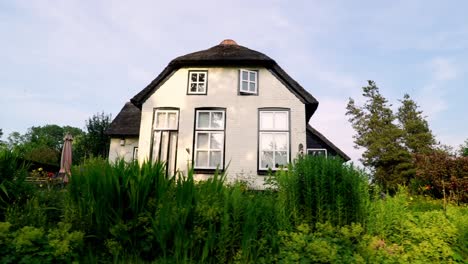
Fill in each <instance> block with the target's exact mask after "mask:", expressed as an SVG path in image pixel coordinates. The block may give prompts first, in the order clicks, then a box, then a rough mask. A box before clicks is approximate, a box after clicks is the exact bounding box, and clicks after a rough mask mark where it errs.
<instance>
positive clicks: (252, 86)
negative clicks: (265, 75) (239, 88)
mask: <svg viewBox="0 0 468 264" xmlns="http://www.w3.org/2000/svg"><path fill="white" fill-rule="evenodd" d="M249 85H250V87H249V91H250V92H253V93H254V92H255V83H253V82H251V83H249Z"/></svg>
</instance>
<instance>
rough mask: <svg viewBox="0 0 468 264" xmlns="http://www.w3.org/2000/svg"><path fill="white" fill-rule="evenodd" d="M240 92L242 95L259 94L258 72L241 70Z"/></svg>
mask: <svg viewBox="0 0 468 264" xmlns="http://www.w3.org/2000/svg"><path fill="white" fill-rule="evenodd" d="M239 73H240V78H239V91H240V93H241V94H257V92H258V72H257V71H249V70H240V72H239Z"/></svg>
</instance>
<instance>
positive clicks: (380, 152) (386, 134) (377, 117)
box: [346, 81, 415, 191]
mask: <svg viewBox="0 0 468 264" xmlns="http://www.w3.org/2000/svg"><path fill="white" fill-rule="evenodd" d="M362 89H363V96H364V97H365V98H366V102H365V103H364V105H363V106H357V105H356V102H355V101H354V100H353V99H352V98H350V99H349V102H348V105H347V107H346V109H347V112H346V115H348V116H350V118H349V121H350V122H351V125H352V126H353V128H354V129H355V131H356V133H357V134H356V135H354V136H353V137H354V143H355V147H356V148H364V149H365V150H364V153H363V155H362V158H361V162H362V163H363V164H364V166H367V167H368V168H370V170H371V171H372V172H373V175H374V178H373V180H374V182H375V183H377V184H379V185H381V186H382V187H383V188H384V189H385V190H389V191H394V190H396V188H397V187H398V184H406V183H408V181H409V179H410V178H412V177H413V175H414V173H415V170H414V168H413V166H412V163H411V155H410V153H409V152H408V150H407V149H406V148H405V147H404V146H403V145H402V138H403V135H404V131H403V130H402V129H400V128H399V127H398V126H397V125H396V124H394V121H395V120H396V116H395V115H394V113H393V111H392V110H391V109H390V107H391V105H390V104H389V103H388V101H387V99H385V98H384V97H383V96H382V95H381V94H380V91H379V88H378V87H377V85H376V84H375V82H373V81H368V86H365V87H362Z"/></svg>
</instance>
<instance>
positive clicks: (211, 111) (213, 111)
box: [195, 110, 226, 130]
mask: <svg viewBox="0 0 468 264" xmlns="http://www.w3.org/2000/svg"><path fill="white" fill-rule="evenodd" d="M196 112H197V113H196V120H195V127H196V129H197V130H224V127H225V122H226V117H225V110H197V111H196ZM215 112H218V113H222V114H223V125H222V126H221V127H220V128H214V127H211V118H212V113H215ZM200 113H210V118H209V120H208V124H209V127H200V126H199V125H198V120H199V114H200Z"/></svg>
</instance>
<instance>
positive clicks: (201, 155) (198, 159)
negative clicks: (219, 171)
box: [195, 151, 208, 167]
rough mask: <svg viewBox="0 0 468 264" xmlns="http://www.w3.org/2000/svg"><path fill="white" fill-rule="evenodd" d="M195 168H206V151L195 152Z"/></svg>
mask: <svg viewBox="0 0 468 264" xmlns="http://www.w3.org/2000/svg"><path fill="white" fill-rule="evenodd" d="M195 167H208V151H197V153H196V156H195Z"/></svg>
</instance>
